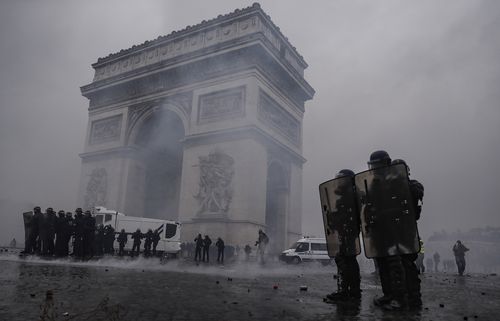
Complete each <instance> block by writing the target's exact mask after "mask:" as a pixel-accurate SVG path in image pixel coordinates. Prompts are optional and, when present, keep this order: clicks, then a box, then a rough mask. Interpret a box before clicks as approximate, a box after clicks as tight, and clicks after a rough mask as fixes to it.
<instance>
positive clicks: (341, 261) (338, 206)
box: [320, 169, 361, 303]
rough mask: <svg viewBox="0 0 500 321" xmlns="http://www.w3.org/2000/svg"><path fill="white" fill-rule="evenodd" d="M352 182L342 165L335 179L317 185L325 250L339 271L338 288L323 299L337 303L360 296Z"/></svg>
mask: <svg viewBox="0 0 500 321" xmlns="http://www.w3.org/2000/svg"><path fill="white" fill-rule="evenodd" d="M354 191H355V186H354V172H353V171H352V170H350V169H343V170H341V171H339V172H338V173H337V175H336V176H335V179H333V180H331V181H328V182H325V183H323V184H321V185H320V196H321V198H322V208H323V211H324V216H323V217H324V223H325V234H326V239H327V245H328V254H329V255H330V256H331V257H332V256H333V257H334V259H335V263H336V265H337V271H338V277H339V279H338V282H337V286H338V289H337V292H333V293H331V294H328V295H327V296H326V298H325V302H329V303H336V302H341V301H348V300H353V299H360V298H361V289H360V283H361V280H360V273H359V264H358V261H357V259H356V256H357V255H358V254H359V253H360V249H361V247H360V243H359V211H358V209H357V204H356V198H355V193H354Z"/></svg>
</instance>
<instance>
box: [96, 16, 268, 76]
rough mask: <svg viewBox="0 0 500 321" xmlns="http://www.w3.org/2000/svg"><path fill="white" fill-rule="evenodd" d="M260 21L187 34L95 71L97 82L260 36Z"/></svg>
mask: <svg viewBox="0 0 500 321" xmlns="http://www.w3.org/2000/svg"><path fill="white" fill-rule="evenodd" d="M257 19H258V18H257V17H256V16H254V17H251V18H246V19H243V20H236V21H232V22H231V23H227V24H225V25H218V26H216V27H214V28H211V29H208V30H204V31H201V32H198V33H194V34H188V35H186V36H185V37H182V38H178V39H175V38H174V39H172V40H171V41H168V42H164V43H162V44H158V46H156V47H152V48H145V49H144V50H141V51H138V52H136V53H134V54H131V55H128V56H126V57H123V58H122V59H119V60H116V61H114V62H110V63H108V64H104V65H102V66H98V67H95V75H94V81H98V80H101V79H105V78H109V77H112V76H115V75H118V74H122V73H125V72H128V71H131V70H134V69H137V68H140V67H144V66H148V65H152V64H155V63H158V62H160V61H164V60H168V59H172V58H175V57H178V56H181V55H185V54H188V53H191V52H194V51H196V50H199V49H203V48H206V47H209V46H212V45H216V44H219V43H221V42H225V41H228V40H232V39H234V38H236V37H240V36H244V35H247V34H249V33H252V32H258V31H260V30H259V28H258V21H257Z"/></svg>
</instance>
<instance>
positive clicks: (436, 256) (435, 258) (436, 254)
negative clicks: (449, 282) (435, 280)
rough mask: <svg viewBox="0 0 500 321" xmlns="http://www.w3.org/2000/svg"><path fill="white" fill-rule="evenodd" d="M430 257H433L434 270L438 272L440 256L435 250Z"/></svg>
mask: <svg viewBox="0 0 500 321" xmlns="http://www.w3.org/2000/svg"><path fill="white" fill-rule="evenodd" d="M432 258H433V259H434V272H439V261H440V260H441V256H440V255H439V253H438V252H435V253H434V255H433V256H432Z"/></svg>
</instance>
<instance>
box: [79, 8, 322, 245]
mask: <svg viewBox="0 0 500 321" xmlns="http://www.w3.org/2000/svg"><path fill="white" fill-rule="evenodd" d="M92 67H93V68H94V69H95V76H94V79H93V81H92V83H90V84H88V85H85V86H83V87H82V88H81V91H82V94H83V96H85V97H87V98H88V99H89V109H88V110H89V123H88V129H87V137H86V142H85V150H84V152H83V153H82V154H81V155H80V156H81V158H82V173H81V183H80V199H79V200H80V202H81V204H84V206H85V207H86V208H90V207H92V206H95V205H102V206H105V207H107V208H110V209H116V210H118V211H120V212H123V213H125V214H127V215H131V216H145V217H154V218H163V219H170V220H176V221H180V222H181V223H182V224H183V230H182V239H183V241H192V240H193V238H194V237H195V236H196V235H197V234H198V233H202V234H203V235H204V234H208V235H210V236H211V237H212V238H216V237H219V236H220V237H222V238H223V239H224V240H225V242H226V244H232V245H240V246H244V245H245V244H250V245H253V244H251V243H253V242H254V241H255V240H256V237H257V231H258V230H259V229H261V228H262V229H264V230H265V231H266V232H267V234H268V235H269V237H270V239H271V241H272V245H273V248H274V249H276V250H278V249H282V248H283V247H285V246H287V245H289V243H290V242H293V241H295V240H296V239H297V238H298V237H300V235H301V211H302V204H301V201H302V165H303V163H304V162H305V159H304V158H303V157H302V119H303V114H304V102H305V101H307V100H310V99H311V98H312V97H313V95H314V90H313V88H312V87H311V86H310V85H309V84H308V83H307V82H306V80H305V79H304V69H305V68H307V64H306V63H305V61H304V59H303V58H302V56H300V54H299V53H298V52H297V50H296V49H295V48H294V47H293V46H292V45H291V44H290V43H289V42H288V39H287V38H286V37H285V36H284V35H283V34H282V33H281V32H280V30H279V28H278V27H277V26H276V25H274V23H273V22H272V21H271V19H270V17H269V16H267V15H266V14H265V13H264V11H263V10H262V9H261V8H260V6H259V5H258V4H254V5H253V6H251V7H248V8H245V9H241V10H236V11H234V12H232V13H230V14H227V15H221V16H218V17H217V18H215V19H213V20H209V21H203V22H201V23H200V24H198V25H195V26H189V27H187V28H185V29H183V30H180V31H176V32H172V33H171V34H169V35H167V36H162V37H159V38H157V39H155V40H152V41H146V42H145V43H143V44H140V45H136V46H133V47H132V48H129V49H126V50H121V51H120V52H118V53H114V54H110V55H109V56H107V57H105V58H100V59H98V61H97V62H96V63H94V64H93V65H92Z"/></svg>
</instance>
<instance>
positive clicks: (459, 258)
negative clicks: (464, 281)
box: [453, 241, 469, 276]
mask: <svg viewBox="0 0 500 321" xmlns="http://www.w3.org/2000/svg"><path fill="white" fill-rule="evenodd" d="M468 250H469V249H468V248H467V247H465V245H463V244H462V242H460V241H457V243H455V245H453V254H454V255H455V262H456V263H457V268H458V275H460V276H462V275H463V274H464V271H465V252H467V251H468Z"/></svg>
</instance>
